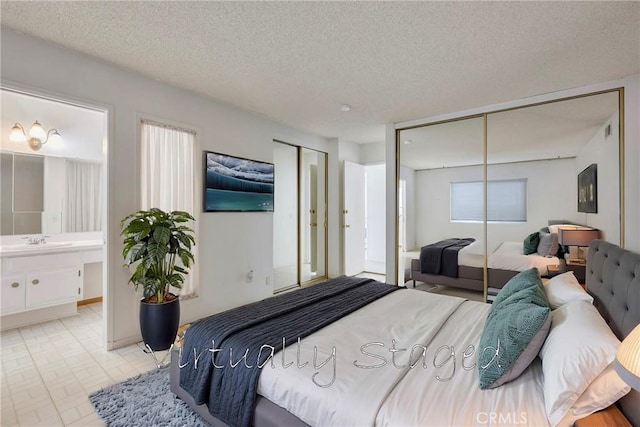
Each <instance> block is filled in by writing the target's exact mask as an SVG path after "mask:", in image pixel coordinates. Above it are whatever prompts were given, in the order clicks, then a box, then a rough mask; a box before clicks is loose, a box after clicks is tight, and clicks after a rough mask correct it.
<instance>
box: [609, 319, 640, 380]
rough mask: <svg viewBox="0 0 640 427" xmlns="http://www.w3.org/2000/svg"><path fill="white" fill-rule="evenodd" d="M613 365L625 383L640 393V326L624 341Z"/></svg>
mask: <svg viewBox="0 0 640 427" xmlns="http://www.w3.org/2000/svg"><path fill="white" fill-rule="evenodd" d="M613 365H614V367H615V369H616V372H617V373H618V375H620V378H622V380H623V381H624V382H626V383H627V384H629V385H630V386H631V387H633V388H634V389H636V390H638V391H640V325H638V326H636V327H635V329H634V330H633V331H631V333H630V334H629V335H627V337H626V338H625V339H624V341H622V344H620V347H618V352H617V353H616V360H615V361H614V363H613Z"/></svg>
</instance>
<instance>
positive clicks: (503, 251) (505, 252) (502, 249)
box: [487, 242, 560, 275]
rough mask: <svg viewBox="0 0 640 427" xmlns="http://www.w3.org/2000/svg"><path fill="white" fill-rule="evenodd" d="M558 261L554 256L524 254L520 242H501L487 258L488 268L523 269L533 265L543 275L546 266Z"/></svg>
mask: <svg viewBox="0 0 640 427" xmlns="http://www.w3.org/2000/svg"><path fill="white" fill-rule="evenodd" d="M559 263H560V260H559V259H558V257H556V256H548V257H545V256H541V255H537V254H531V255H524V254H523V253H522V242H502V243H501V244H500V246H498V248H497V249H496V250H495V251H494V252H493V253H492V254H491V255H489V258H488V260H487V265H488V267H489V268H494V269H499V270H511V271H524V270H528V269H530V268H533V267H535V268H537V269H538V271H540V274H543V275H546V274H547V266H549V265H558V264H559Z"/></svg>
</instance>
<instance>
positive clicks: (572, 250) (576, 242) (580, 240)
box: [558, 228, 600, 263]
mask: <svg viewBox="0 0 640 427" xmlns="http://www.w3.org/2000/svg"><path fill="white" fill-rule="evenodd" d="M599 237H600V230H595V229H593V228H559V229H558V243H560V244H561V245H562V246H563V247H565V248H566V247H568V248H569V259H570V260H571V261H573V262H576V263H586V257H585V256H584V254H581V250H580V248H586V247H588V246H589V243H591V241H592V240H594V239H597V238H599ZM565 251H566V249H565Z"/></svg>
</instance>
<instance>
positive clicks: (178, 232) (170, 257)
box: [120, 208, 196, 350]
mask: <svg viewBox="0 0 640 427" xmlns="http://www.w3.org/2000/svg"><path fill="white" fill-rule="evenodd" d="M189 221H194V218H193V216H191V215H190V214H189V213H187V212H182V211H173V212H164V211H163V210H161V209H157V208H151V209H149V210H141V211H138V212H135V213H133V214H131V215H129V216H127V217H126V218H125V219H123V220H122V221H121V223H120V226H121V228H122V231H121V232H120V235H121V236H122V237H123V239H124V248H123V250H122V256H123V258H124V262H125V266H128V267H130V268H133V269H134V270H133V273H132V275H131V278H130V279H129V283H131V284H132V285H133V286H134V287H135V289H136V290H138V288H139V287H142V295H143V299H142V300H141V301H140V330H141V332H142V338H143V339H144V342H145V343H146V344H148V345H149V347H151V349H152V350H164V349H167V348H169V347H170V345H171V343H172V342H173V340H174V339H175V336H176V332H177V330H178V324H179V321H180V305H179V299H178V298H177V296H175V295H174V294H172V293H171V292H170V288H171V287H174V288H177V289H180V288H181V287H182V284H183V283H184V278H185V276H186V275H187V274H189V272H188V269H189V267H190V266H191V263H193V262H194V258H193V252H192V247H193V246H194V245H195V242H196V241H195V238H194V232H193V229H192V228H190V227H189V226H188V225H187V224H186V223H188V222H189ZM178 261H179V262H178Z"/></svg>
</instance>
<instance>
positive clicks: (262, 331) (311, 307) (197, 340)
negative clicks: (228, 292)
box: [180, 277, 402, 426]
mask: <svg viewBox="0 0 640 427" xmlns="http://www.w3.org/2000/svg"><path fill="white" fill-rule="evenodd" d="M398 289H402V288H400V287H398V286H391V285H385V284H383V283H379V282H376V281H374V280H371V279H357V278H353V277H339V278H337V279H332V280H329V281H327V282H325V283H320V284H317V285H315V286H311V287H309V288H305V289H301V290H298V291H295V292H290V293H286V294H283V295H280V296H277V297H273V298H268V299H265V300H262V301H258V302H255V303H253V304H249V305H245V306H242V307H238V308H236V309H232V310H229V311H226V312H224V313H219V314H215V315H213V316H209V317H207V318H204V319H201V320H198V321H197V322H195V323H194V324H192V325H191V327H190V328H189V329H188V330H187V332H186V334H185V337H184V344H183V351H182V354H181V360H180V365H181V368H180V385H181V386H182V388H184V389H185V390H186V391H187V392H188V393H189V394H190V395H191V396H193V398H194V400H195V402H196V403H197V404H202V403H207V406H208V408H209V412H211V414H212V415H213V416H215V417H216V418H218V419H220V420H221V421H224V422H225V423H227V424H229V425H232V426H250V425H251V422H252V417H253V409H254V406H255V399H256V389H257V386H258V377H259V375H260V368H259V367H258V366H257V365H261V366H263V365H264V363H265V361H268V359H269V356H270V354H271V352H270V351H267V350H266V349H265V348H263V350H262V352H260V349H261V347H263V346H267V345H268V346H271V347H273V348H274V354H275V353H276V352H278V351H280V350H281V349H282V341H283V338H284V339H285V340H286V343H287V345H289V344H295V343H297V340H298V338H304V337H306V336H307V335H309V334H311V333H313V332H315V331H317V330H319V329H321V328H323V327H325V326H327V325H329V324H331V323H332V322H334V321H336V320H338V319H340V318H341V317H344V316H346V315H347V314H349V313H351V312H353V311H355V310H357V309H359V308H361V307H363V306H365V305H367V304H369V303H370V302H372V301H374V300H376V299H378V298H381V297H382V296H384V295H386V294H388V293H390V292H393V291H396V290H398ZM212 348H215V349H216V350H217V349H221V350H220V351H215V352H212V351H210V349H212ZM194 349H195V353H196V355H197V356H194ZM230 349H232V350H233V356H231V355H230ZM246 349H249V350H248V353H247V356H246V365H249V366H250V368H247V366H245V363H244V361H241V359H242V358H243V356H244V354H245V350H246ZM213 356H214V357H215V358H214V359H213V361H212V357H213ZM197 357H199V359H198V361H197V364H196V361H195V359H196V358H197ZM239 361H240V363H239V364H237V362H239ZM212 362H215V364H216V365H217V366H219V367H220V368H218V367H215V368H214V366H213V363H212ZM267 363H268V362H267ZM231 364H233V365H236V364H237V366H236V367H235V368H232V367H231Z"/></svg>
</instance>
